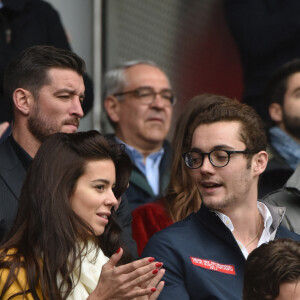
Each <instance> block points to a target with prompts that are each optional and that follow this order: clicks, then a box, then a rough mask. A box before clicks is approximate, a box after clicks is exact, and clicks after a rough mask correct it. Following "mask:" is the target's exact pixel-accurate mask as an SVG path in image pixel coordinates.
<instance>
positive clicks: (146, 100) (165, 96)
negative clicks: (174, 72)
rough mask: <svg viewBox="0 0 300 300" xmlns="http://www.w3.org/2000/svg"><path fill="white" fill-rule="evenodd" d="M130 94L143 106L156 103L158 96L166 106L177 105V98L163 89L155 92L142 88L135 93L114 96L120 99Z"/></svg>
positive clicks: (128, 92) (149, 88)
mask: <svg viewBox="0 0 300 300" xmlns="http://www.w3.org/2000/svg"><path fill="white" fill-rule="evenodd" d="M129 94H132V95H133V96H134V97H136V98H138V99H140V101H141V103H142V104H152V103H153V102H154V101H155V99H156V96H157V95H159V96H160V97H161V99H162V100H164V102H165V105H174V104H175V103H176V97H175V96H174V94H173V92H172V91H171V90H169V89H163V90H161V91H159V92H155V90H154V89H153V88H151V87H140V88H137V89H135V90H133V91H127V92H122V93H115V94H113V95H114V96H115V97H118V96H124V95H129Z"/></svg>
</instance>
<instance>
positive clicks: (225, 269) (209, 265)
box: [190, 257, 236, 275]
mask: <svg viewBox="0 0 300 300" xmlns="http://www.w3.org/2000/svg"><path fill="white" fill-rule="evenodd" d="M190 259H191V262H192V264H193V265H195V266H198V267H201V268H204V269H208V270H212V271H217V272H221V273H225V274H230V275H236V273H235V269H234V266H233V265H224V264H219V263H217V262H215V261H212V260H207V259H202V258H197V257H190Z"/></svg>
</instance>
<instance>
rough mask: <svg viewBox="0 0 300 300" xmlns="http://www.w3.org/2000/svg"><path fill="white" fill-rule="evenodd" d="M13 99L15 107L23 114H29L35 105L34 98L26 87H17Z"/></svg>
mask: <svg viewBox="0 0 300 300" xmlns="http://www.w3.org/2000/svg"><path fill="white" fill-rule="evenodd" d="M13 101H14V106H15V108H16V109H17V110H18V111H19V112H20V113H22V114H23V115H26V116H28V115H29V113H30V109H31V107H32V105H33V102H34V99H33V96H32V94H31V92H29V91H28V90H26V89H22V88H17V89H16V90H15V91H14V93H13Z"/></svg>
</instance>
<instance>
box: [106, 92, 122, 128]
mask: <svg viewBox="0 0 300 300" xmlns="http://www.w3.org/2000/svg"><path fill="white" fill-rule="evenodd" d="M104 108H105V110H106V113H107V115H108V116H109V118H110V119H111V121H112V122H114V123H118V122H119V119H120V118H119V113H120V102H119V101H118V99H117V98H116V97H114V96H107V97H106V98H105V100H104Z"/></svg>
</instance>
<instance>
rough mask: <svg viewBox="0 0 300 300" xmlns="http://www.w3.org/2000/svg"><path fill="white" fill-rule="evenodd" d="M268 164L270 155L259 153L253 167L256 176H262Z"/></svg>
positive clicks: (255, 157) (263, 152) (254, 157)
mask: <svg viewBox="0 0 300 300" xmlns="http://www.w3.org/2000/svg"><path fill="white" fill-rule="evenodd" d="M267 163H268V153H267V152H266V151H259V152H258V153H257V154H255V155H254V156H253V159H252V165H253V171H254V174H257V175H260V174H261V173H263V172H264V170H265V169H266V167H267Z"/></svg>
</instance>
